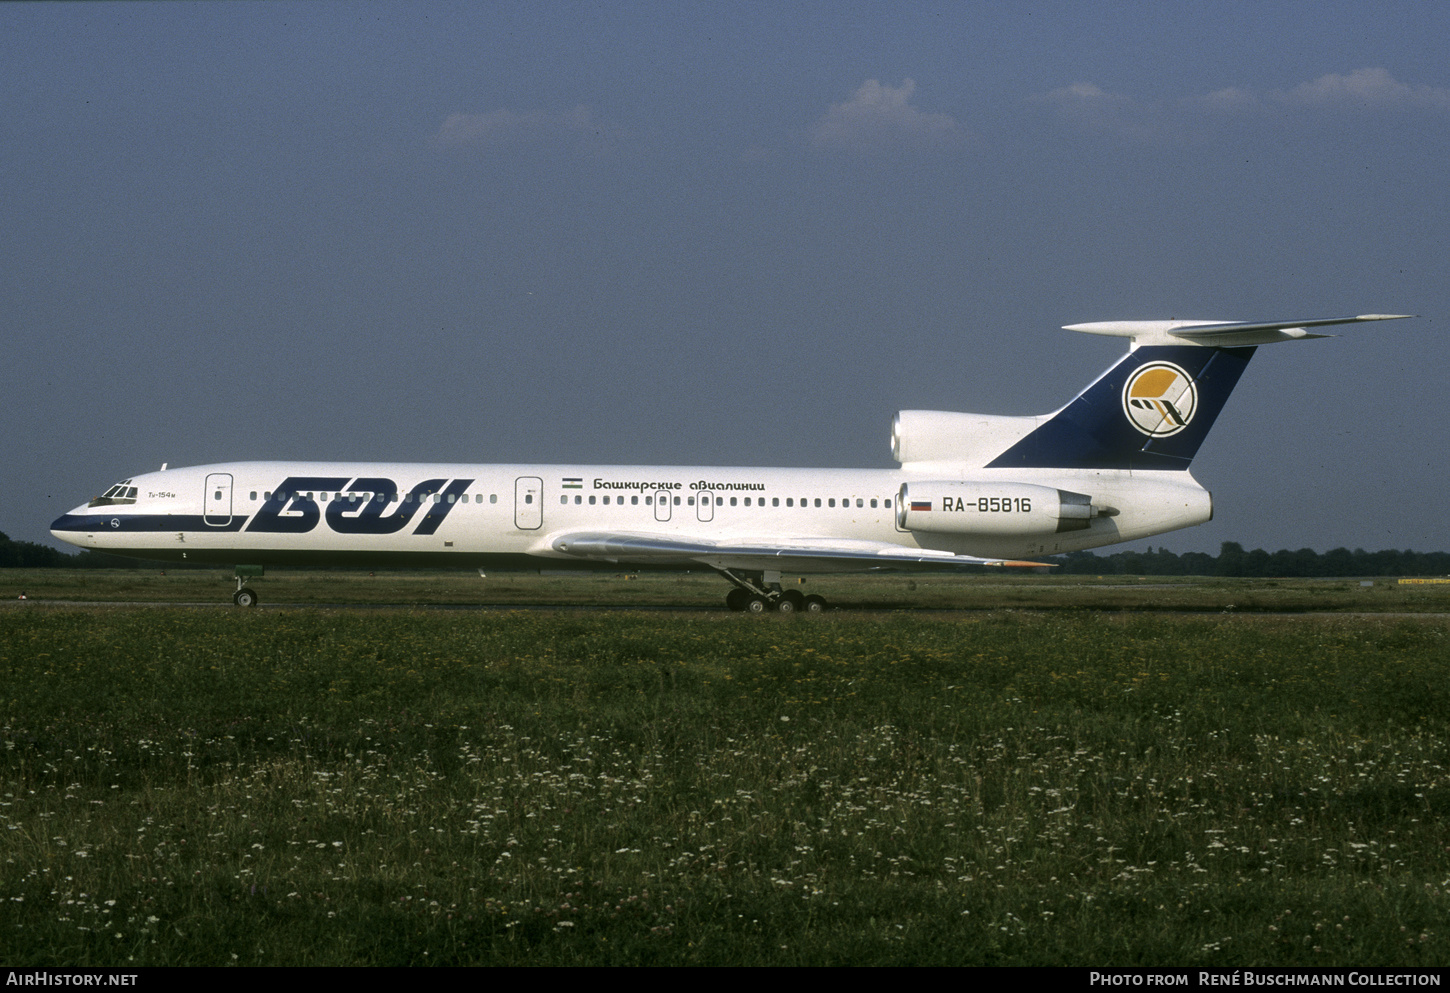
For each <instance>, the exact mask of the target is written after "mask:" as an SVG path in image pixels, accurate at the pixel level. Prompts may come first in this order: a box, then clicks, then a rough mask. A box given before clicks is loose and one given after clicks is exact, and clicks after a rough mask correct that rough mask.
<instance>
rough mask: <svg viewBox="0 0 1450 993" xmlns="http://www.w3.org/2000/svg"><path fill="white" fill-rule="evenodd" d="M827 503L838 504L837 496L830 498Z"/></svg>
mask: <svg viewBox="0 0 1450 993" xmlns="http://www.w3.org/2000/svg"><path fill="white" fill-rule="evenodd" d="M826 504H827V506H831V507H834V506H835V505H836V498H835V497H831V498H830V499H829V500H827V501H826Z"/></svg>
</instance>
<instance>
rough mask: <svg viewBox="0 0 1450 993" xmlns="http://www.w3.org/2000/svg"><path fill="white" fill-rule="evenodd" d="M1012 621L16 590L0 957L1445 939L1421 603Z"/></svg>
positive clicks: (3, 708) (1437, 628)
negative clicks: (51, 601) (1417, 611)
mask: <svg viewBox="0 0 1450 993" xmlns="http://www.w3.org/2000/svg"><path fill="white" fill-rule="evenodd" d="M285 575H286V574H279V576H285ZM83 578H86V577H83ZM166 578H167V579H170V578H171V577H166ZM375 578H376V577H375ZM685 580H686V583H687V589H689V590H690V591H691V592H690V596H691V597H695V596H696V595H699V594H703V592H704V590H705V589H706V588H705V587H691V586H688V584H689V583H690V582H692V581H693V580H692V579H691V577H685ZM389 581H392V580H389ZM451 581H452V580H450V582H451ZM473 581H474V582H475V583H478V582H484V581H480V580H477V579H476V577H475V578H474V579H473ZM210 582H211V583H212V586H213V587H215V586H216V584H217V579H216V577H215V576H212V577H210ZM264 582H265V583H267V584H270V583H271V582H272V577H270V576H269V577H268V579H267V580H266V581H264ZM347 582H348V583H352V584H356V583H359V580H357V579H354V578H350V579H348V580H347ZM571 582H574V583H577V582H578V580H571ZM584 582H585V583H586V584H587V583H598V584H599V586H598V587H591V589H595V588H597V589H605V588H611V589H612V588H616V587H617V588H620V589H628V590H629V591H630V593H629V594H620V595H621V596H628V595H635V596H637V595H639V594H638V593H636V592H634V591H637V590H640V589H643V588H645V587H642V586H640V585H639V584H636V583H630V582H626V581H623V580H616V581H613V583H614V586H613V587H609V586H608V584H609V583H610V582H611V579H610V578H600V579H586V580H584ZM645 582H647V581H641V583H645ZM656 582H659V583H661V584H662V585H661V586H660V588H661V589H666V588H667V587H666V586H665V585H663V584H667V583H671V582H675V580H672V579H666V580H663V581H656ZM877 582H878V583H880V582H885V583H888V584H890V583H898V584H899V585H900V586H901V587H902V590H901V592H902V593H903V594H905V593H907V592H910V593H914V594H917V595H922V594H924V593H929V592H931V591H930V590H929V589H928V588H927V584H928V583H929V582H931V581H930V580H922V579H920V578H918V579H917V583H918V586H917V589H916V590H914V591H908V590H906V589H905V583H906V580H904V579H903V580H884V581H883V580H878V581H877ZM88 584H89V588H90V589H91V590H92V591H93V592H96V593H99V592H101V591H100V590H99V587H101V586H103V585H104V583H103V577H97V576H94V575H93V576H91V577H89V578H88ZM276 585H277V588H278V591H279V594H280V590H281V589H282V588H284V583H283V582H282V581H281V580H280V579H279V581H278V582H277V584H276ZM721 585H723V584H719V583H718V581H717V582H716V583H715V584H712V585H711V586H709V587H708V590H709V592H710V594H711V596H710V598H709V599H706V600H704V602H705V603H709V602H711V601H712V600H713V599H714V594H715V593H718V592H719V587H720V586H721ZM1114 585H1121V583H1119V584H1114ZM1144 585H1145V586H1147V585H1152V586H1158V585H1159V584H1144ZM1345 586H1346V589H1344V590H1343V591H1333V590H1331V591H1329V592H1330V593H1333V594H1335V595H1338V593H1339V592H1342V594H1343V596H1344V597H1345V598H1346V599H1347V600H1349V599H1352V598H1357V597H1361V596H1364V597H1366V598H1373V597H1378V596H1380V595H1381V591H1380V589H1379V587H1378V586H1377V587H1375V588H1372V589H1368V590H1365V591H1363V593H1362V592H1361V588H1360V587H1358V585H1357V584H1345ZM32 588H33V589H35V590H37V591H39V590H41V589H42V588H41V587H39V586H35V585H34V584H32ZM266 588H267V587H266V586H263V587H262V589H264V590H265V589H266ZM396 588H397V587H396V586H395V587H394V589H396ZM811 588H814V589H820V590H821V591H822V592H824V591H825V590H826V588H827V587H826V584H825V583H824V582H822V583H821V584H819V585H817V584H814V583H813V584H812V587H811ZM851 588H852V587H850V586H843V587H841V589H851ZM861 588H862V589H864V588H865V587H861ZM1014 588H1015V587H1014ZM1095 588H1096V589H1098V590H1099V592H1100V595H1108V594H1110V593H1111V591H1110V590H1109V589H1108V588H1107V584H1106V581H1105V584H1104V586H1103V587H1095ZM1162 588H1163V589H1167V590H1168V591H1169V592H1170V593H1172V592H1173V591H1174V589H1176V585H1174V586H1164V587H1162ZM1211 588H1212V589H1217V587H1211ZM221 589H222V592H223V593H225V592H226V590H227V587H226V586H225V585H223V586H222V587H221ZM1257 589H1260V587H1241V588H1240V589H1239V590H1238V592H1239V593H1241V594H1242V593H1245V592H1249V593H1252V592H1254V590H1257ZM1261 589H1262V592H1264V593H1265V595H1268V594H1270V593H1273V592H1274V591H1276V590H1282V589H1284V587H1262V588H1261ZM1298 589H1299V587H1293V588H1292V589H1291V591H1290V592H1291V593H1292V595H1293V596H1301V595H1304V594H1303V593H1302V590H1300V592H1292V591H1293V590H1298ZM27 592H29V591H27ZM1149 592H1151V594H1152V596H1155V597H1156V596H1158V595H1159V590H1153V591H1148V590H1145V589H1141V588H1140V589H1138V590H1137V593H1138V596H1139V600H1140V603H1141V602H1142V599H1143V596H1144V594H1145V593H1149ZM1220 592H1221V591H1220ZM677 595H681V594H677ZM828 595H829V594H828ZM977 595H980V596H982V597H984V598H985V597H986V594H985V593H980V592H979V593H978V594H977ZM1011 595H1014V596H1022V597H1027V598H1030V597H1031V596H1032V595H1033V591H1031V590H1027V591H1023V592H1020V593H1013V594H1011ZM1073 595H1074V594H1073V592H1072V591H1071V590H1069V591H1068V592H1067V593H1066V594H1064V597H1065V598H1067V599H1068V600H1069V601H1070V598H1071V597H1072V596H1073ZM1183 595H1184V596H1188V595H1189V594H1187V593H1184V594H1183ZM1212 595H1213V596H1217V595H1218V593H1213V594H1212ZM1384 595H1386V596H1407V595H1408V594H1406V593H1402V591H1399V590H1393V589H1387V590H1385V591H1384ZM837 597H838V598H839V599H840V600H841V601H848V600H849V597H848V596H847V595H844V594H837ZM128 598H131V597H120V599H128ZM94 599H97V600H104V599H108V597H107V596H101V595H96V596H94ZM136 599H140V598H139V597H136ZM178 599H187V598H186V597H178ZM201 599H205V598H201ZM222 599H224V597H223V598H222ZM280 599H282V597H281V596H280V595H275V596H273V597H271V598H267V596H266V594H265V593H264V602H275V601H278V600H280ZM340 599H341V598H340ZM484 599H492V597H485V598H484ZM1243 599H1246V597H1245V596H1242V595H1239V596H1235V600H1236V601H1237V600H1243ZM210 600H211V602H218V597H217V596H216V595H215V593H213V594H212V595H211V596H210ZM475 602H476V601H475ZM687 602H691V603H693V602H696V601H695V600H694V599H691V600H689V601H687ZM977 605H980V606H983V607H985V606H989V605H990V604H988V603H986V602H983V603H981V604H973V606H977ZM1032 605H1033V606H1041V607H1043V608H1045V609H1043V610H1040V611H1036V610H1028V611H1023V610H1017V611H1002V610H981V611H979V612H975V613H962V614H956V613H953V614H933V613H929V612H928V613H911V612H885V613H881V612H859V613H852V612H839V613H834V614H830V615H826V616H822V617H800V616H798V617H775V616H771V617H748V616H742V615H734V614H728V613H726V612H725V611H723V610H720V611H709V612H705V611H694V612H688V611H687V612H669V611H653V612H632V611H616V612H587V611H565V612H555V611H524V612H513V611H488V612H469V611H465V612H458V611H431V610H409V609H375V610H364V611H357V610H327V609H316V608H298V609H282V608H276V609H263V610H260V611H242V610H232V609H228V610H195V609H174V608H166V607H150V608H144V609H134V608H122V607H85V608H81V607H65V606H53V605H46V604H45V603H44V601H33V600H32V601H27V603H25V604H13V603H6V604H5V606H4V608H3V609H0V673H3V674H4V677H5V678H4V682H3V684H0V749H3V750H0V823H3V826H4V829H5V830H4V831H3V834H0V859H3V871H0V961H5V962H6V963H7V964H9V965H12V966H23V965H38V964H70V965H130V964H134V965H153V964H197V965H216V964H230V963H234V964H239V965H251V964H284V963H285V964H318V965H325V964H424V963H437V964H470V963H500V964H539V965H557V964H575V963H579V964H584V963H616V964H675V963H678V964H740V965H751V964H829V963H857V964H887V963H900V964H999V965H1000V964H1041V965H1088V964H1095V965H1109V964H1117V965H1130V964H1205V965H1234V966H1238V965H1286V964H1304V965H1349V964H1357V965H1416V966H1424V965H1443V964H1444V963H1446V962H1447V960H1450V954H1447V953H1450V934H1447V931H1450V928H1447V925H1446V924H1445V922H1446V921H1447V920H1450V893H1447V887H1450V847H1447V846H1450V842H1447V831H1446V821H1447V815H1450V782H1447V776H1450V749H1447V736H1446V735H1447V724H1450V686H1447V680H1446V675H1447V669H1450V637H1447V629H1450V623H1447V622H1446V621H1445V620H1444V619H1442V618H1437V617H1425V618H1415V617H1379V618H1376V617H1363V616H1355V617H1342V618H1334V617H1328V618H1326V617H1316V618H1301V617H1294V616H1273V617H1269V616H1252V615H1249V616H1245V615H1243V614H1241V613H1240V612H1238V610H1237V609H1236V611H1235V612H1233V613H1223V612H1222V610H1223V608H1224V607H1225V606H1227V604H1222V605H1220V607H1219V611H1218V612H1214V613H1209V614H1203V615H1199V616H1194V615H1191V614H1188V615H1183V614H1173V613H1167V614H1141V613H1102V612H1094V611H1086V610H1061V609H1047V608H1051V607H1054V606H1056V604H1054V603H1053V602H1052V599H1051V597H1050V596H1048V595H1046V594H1040V595H1039V602H1037V603H1034V604H1032ZM1207 605H1208V602H1207V601H1202V600H1201V601H1200V602H1199V605H1198V606H1197V607H1194V606H1189V607H1187V608H1185V609H1190V610H1191V609H1200V610H1202V609H1207ZM1067 606H1081V604H1074V603H1072V602H1069V603H1068V604H1067ZM1238 606H1239V605H1238V604H1237V603H1235V607H1236V608H1237V607H1238ZM1288 609H1292V608H1288ZM1342 609H1343V608H1342ZM1355 609H1360V610H1363V609H1372V608H1366V607H1365V606H1363V605H1362V604H1361V605H1357V606H1356V607H1355ZM1379 609H1382V610H1383V609H1395V610H1402V609H1405V608H1404V607H1403V606H1401V605H1399V604H1395V605H1394V606H1391V607H1380V608H1379ZM1422 609H1423V608H1422Z"/></svg>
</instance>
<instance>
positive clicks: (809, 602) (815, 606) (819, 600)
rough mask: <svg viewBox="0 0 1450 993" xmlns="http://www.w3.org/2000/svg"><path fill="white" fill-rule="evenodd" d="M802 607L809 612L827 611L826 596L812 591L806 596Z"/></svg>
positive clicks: (821, 612)
mask: <svg viewBox="0 0 1450 993" xmlns="http://www.w3.org/2000/svg"><path fill="white" fill-rule="evenodd" d="M801 609H802V610H804V611H805V612H806V613H807V614H824V613H825V612H826V598H825V597H823V596H820V595H818V594H816V593H812V594H811V595H810V596H808V597H806V601H805V604H804V606H802V607H801Z"/></svg>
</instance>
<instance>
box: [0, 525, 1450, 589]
mask: <svg viewBox="0 0 1450 993" xmlns="http://www.w3.org/2000/svg"><path fill="white" fill-rule="evenodd" d="M1047 561H1051V562H1056V563H1057V566H1058V568H1057V569H1056V570H1055V571H1056V573H1057V574H1059V575H1061V574H1066V575H1074V576H1088V575H1091V576H1275V577H1279V576H1282V577H1285V578H1290V577H1307V576H1441V575H1447V574H1450V552H1412V551H1410V550H1409V549H1406V550H1404V551H1399V550H1397V549H1393V548H1390V549H1386V550H1384V551H1381V552H1366V551H1365V550H1364V549H1363V548H1356V549H1355V550H1354V551H1352V552H1351V551H1350V550H1349V549H1347V548H1334V549H1330V550H1329V551H1327V552H1324V553H1323V554H1320V553H1319V552H1316V551H1314V549H1312V548H1301V549H1299V550H1298V551H1297V552H1291V551H1289V550H1288V549H1287V548H1281V549H1280V550H1279V551H1277V552H1266V551H1264V550H1263V549H1262V548H1255V549H1254V550H1253V551H1251V552H1246V551H1244V546H1242V545H1240V544H1239V543H1238V542H1236V541H1225V542H1224V543H1223V544H1222V545H1221V546H1219V551H1218V555H1216V556H1215V555H1209V554H1208V553H1206V552H1184V553H1183V554H1182V555H1176V554H1174V553H1173V552H1170V551H1168V550H1167V549H1164V548H1159V549H1158V550H1156V551H1154V550H1153V549H1152V548H1149V549H1148V550H1147V551H1146V552H1114V553H1112V554H1111V555H1097V554H1094V553H1093V552H1071V553H1069V554H1067V555H1057V556H1051V557H1049V558H1048V559H1047ZM166 567H167V568H168V569H181V568H186V567H187V566H186V564H184V563H180V562H171V563H168V564H167V566H166ZM155 568H160V566H159V565H158V564H157V563H155V562H148V561H146V560H144V559H133V558H126V557H125V556H121V555H107V554H106V553H105V552H93V551H89V550H87V551H82V552H80V553H79V554H76V555H69V554H67V553H65V552H61V551H57V550H56V549H54V548H51V547H50V546H49V545H37V544H35V543H34V542H30V541H11V540H10V538H9V537H8V536H7V535H5V534H4V532H0V569H155Z"/></svg>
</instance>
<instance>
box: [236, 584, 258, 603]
mask: <svg viewBox="0 0 1450 993" xmlns="http://www.w3.org/2000/svg"><path fill="white" fill-rule="evenodd" d="M232 603H234V604H236V605H237V606H238V607H255V606H256V605H257V594H255V593H253V592H252V590H251V589H250V588H248V587H246V586H243V587H242V588H241V589H239V590H237V591H236V592H235V593H233V594H232Z"/></svg>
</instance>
